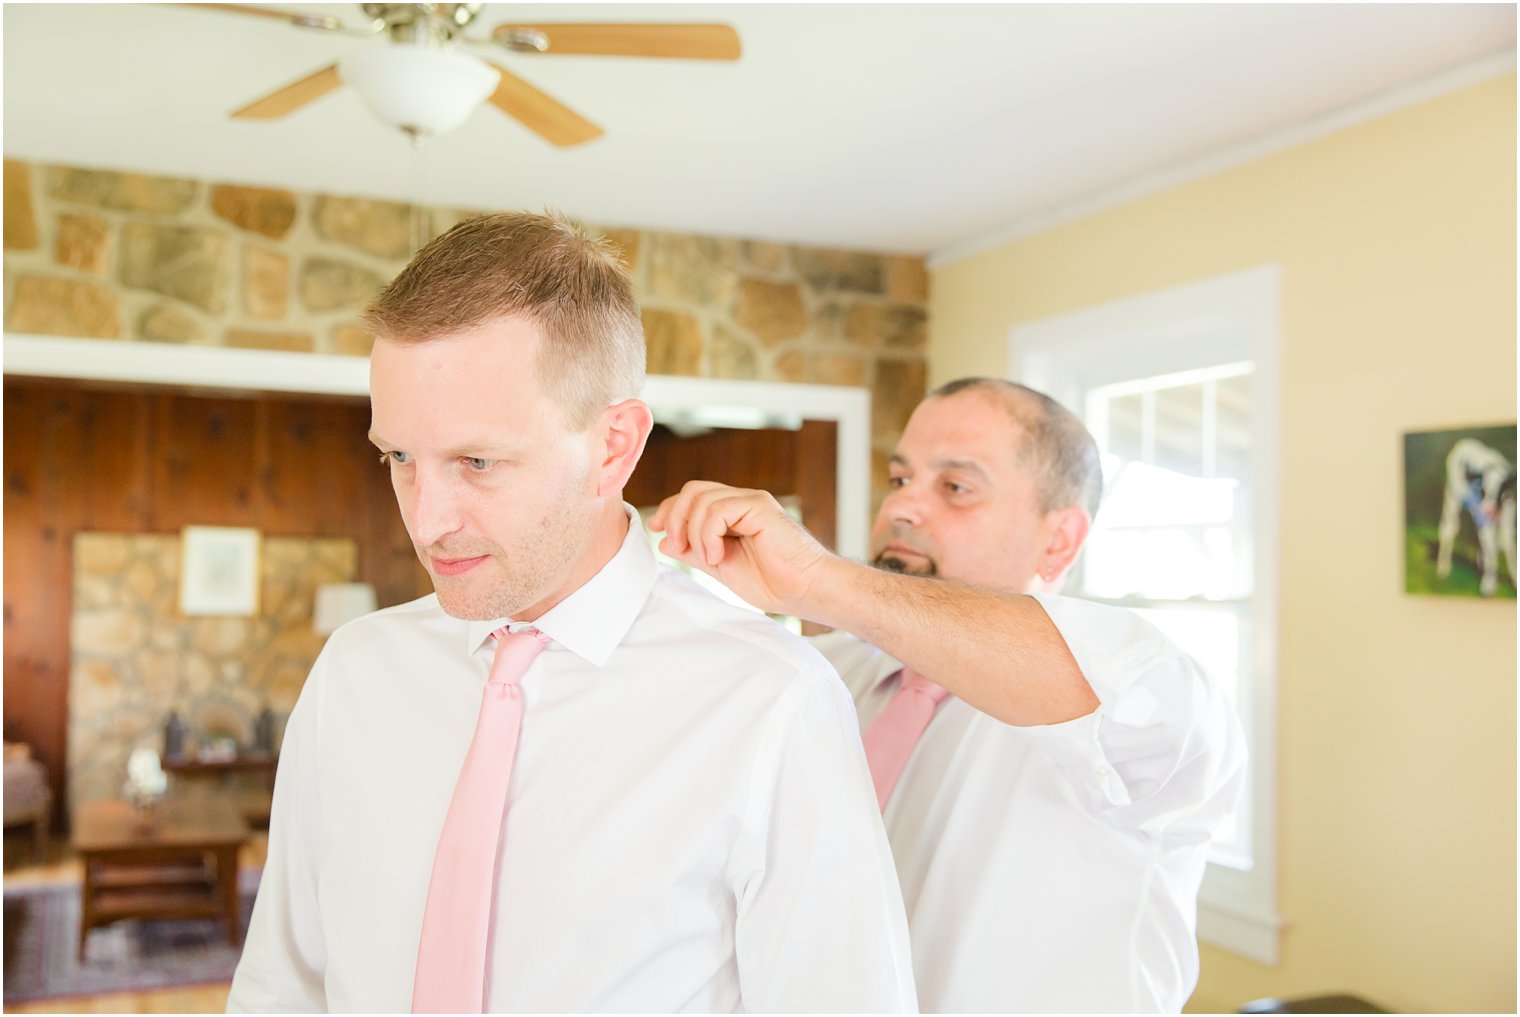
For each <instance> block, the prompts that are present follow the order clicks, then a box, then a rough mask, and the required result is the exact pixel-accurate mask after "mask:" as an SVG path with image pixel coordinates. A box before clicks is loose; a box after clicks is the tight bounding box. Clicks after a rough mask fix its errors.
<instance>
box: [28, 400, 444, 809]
mask: <svg viewBox="0 0 1520 1017" xmlns="http://www.w3.org/2000/svg"><path fill="white" fill-rule="evenodd" d="M368 428H369V407H368V405H367V403H366V402H363V401H355V400H346V401H338V400H326V401H314V400H295V399H286V398H279V397H273V396H260V397H256V398H254V397H250V398H226V397H220V398H200V397H196V396H191V395H183V394H170V393H165V392H162V391H133V390H127V389H111V390H102V389H88V388H82V387H77V386H72V385H67V384H63V383H56V382H41V381H30V380H18V379H7V380H6V382H5V466H4V469H5V499H4V501H5V569H4V571H5V616H4V617H5V737H6V738H8V739H18V740H21V741H26V742H29V743H30V744H31V745H32V748H33V752H34V753H35V755H36V756H37V758H38V759H39V760H40V761H41V762H42V763H43V764H44V765H46V766H47V768H48V773H49V776H50V778H51V779H52V781H53V783H54V796H55V797H54V800H55V801H57V802H62V801H63V800H64V796H63V794H62V790H63V788H62V782H63V779H64V776H65V765H66V759H67V754H66V752H65V742H64V739H65V736H66V735H65V732H66V729H67V724H68V675H69V619H70V614H71V605H70V594H71V588H72V585H73V540H74V534H75V533H77V532H78V531H80V530H95V531H112V532H124V533H175V532H178V531H179V529H180V528H181V527H182V526H186V525H206V526H253V527H257V528H258V529H260V530H262V531H263V532H264V533H265V534H267V535H270V536H316V537H349V538H352V539H353V540H354V541H355V542H356V543H357V544H358V548H359V568H358V572H359V578H360V579H361V580H362V581H364V582H369V583H373V584H374V586H375V589H376V593H377V594H378V596H379V599H380V603H381V604H395V603H400V602H402V601H405V600H409V599H411V598H413V597H416V596H418V595H419V593H421V592H425V591H426V590H427V589H428V588H429V587H428V586H427V585H426V576H425V574H424V573H423V572H422V570H421V567H420V566H419V565H418V564H417V559H416V555H415V554H414V553H413V550H412V545H411V541H410V540H408V539H407V536H406V530H405V528H404V527H403V526H402V525H401V518H400V515H399V513H398V512H397V511H396V504H395V497H394V495H393V494H392V493H391V488H390V482H389V480H388V478H387V475H386V472H385V470H384V469H383V468H382V467H381V466H380V464H379V461H378V458H377V457H376V455H375V454H374V451H373V449H372V448H371V446H370V444H369V442H368V441H367V439H366V437H365V435H366V432H367V431H368ZM59 818H60V819H62V818H63V817H61V816H60V817H59Z"/></svg>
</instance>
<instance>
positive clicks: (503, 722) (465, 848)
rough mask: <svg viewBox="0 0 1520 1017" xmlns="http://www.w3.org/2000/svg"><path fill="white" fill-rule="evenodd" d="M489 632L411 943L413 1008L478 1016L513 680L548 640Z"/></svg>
mask: <svg viewBox="0 0 1520 1017" xmlns="http://www.w3.org/2000/svg"><path fill="white" fill-rule="evenodd" d="M493 635H494V636H495V637H496V659H495V660H494V661H493V662H492V663H491V677H490V680H488V681H487V682H486V688H485V692H484V693H483V694H482V696H481V700H480V716H479V718H478V719H477V720H476V721H475V737H474V739H473V740H471V742H470V751H469V754H468V755H466V756H465V758H464V766H463V767H461V768H460V770H459V780H458V781H457V782H456V783H455V785H454V797H453V800H452V801H450V802H449V811H448V815H447V816H446V817H445V818H444V821H443V832H442V833H441V834H440V835H439V837H438V850H437V853H436V854H434V856H433V876H432V879H431V881H430V882H429V883H428V895H427V908H426V910H425V911H424V912H423V915H422V939H421V941H420V942H419V943H418V944H417V977H416V980H415V981H414V982H413V986H412V1012H413V1013H480V1012H481V1010H482V1009H483V1008H484V1006H485V977H486V944H487V942H488V940H489V938H490V932H491V905H492V902H493V901H494V900H495V899H496V893H495V885H496V880H495V874H496V855H497V849H498V847H499V846H500V842H501V828H502V824H503V821H504V820H505V818H506V810H507V784H508V782H509V781H510V780H511V778H512V758H513V757H514V756H515V755H517V733H518V730H519V729H520V728H521V727H522V713H523V706H522V691H521V690H520V689H519V688H518V686H517V683H518V680H519V679H520V678H522V676H523V672H525V671H527V670H528V665H529V664H531V663H533V658H534V657H537V656H538V654H539V651H540V650H542V649H543V648H544V647H545V646H546V645H547V644H548V642H549V638H548V637H547V636H545V635H542V634H541V633H538V632H534V631H531V630H529V631H524V632H515V633H509V632H508V631H507V630H506V629H498V630H497V631H496V632H495V633H493Z"/></svg>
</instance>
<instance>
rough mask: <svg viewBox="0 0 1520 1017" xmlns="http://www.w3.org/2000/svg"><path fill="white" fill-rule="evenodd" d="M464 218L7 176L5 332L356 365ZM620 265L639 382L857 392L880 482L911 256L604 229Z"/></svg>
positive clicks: (909, 320)
mask: <svg viewBox="0 0 1520 1017" xmlns="http://www.w3.org/2000/svg"><path fill="white" fill-rule="evenodd" d="M467 214H469V213H468V212H465V211H461V210H457V209H422V208H415V207H412V206H408V205H403V204H397V203H393V202H385V201H373V200H367V199H360V198H352V197H341V196H332V195H320V194H302V193H297V192H292V191H286V190H277V189H268V188H257V187H244V186H237V185H232V184H220V183H204V182H201V181H195V180H182V179H173V178H167V177H154V176H143V175H139V174H132V173H117V172H109V171H101V170H93V169H82V168H78V167H70V166H42V165H36V164H29V163H24V162H20V161H15V160H7V161H6V162H5V306H6V311H5V327H6V329H7V330H8V331H11V332H19V333H36V334H44V335H61V336H72V337H87V338H100V339H134V340H146V341H150V342H168V343H191V344H199V345H212V346H235V347H246V348H263V349H278V350H295V351H308V352H311V351H314V352H320V353H336V354H352V355H364V354H366V353H367V352H368V349H369V339H368V337H366V336H365V335H364V333H363V332H362V331H361V330H360V329H359V328H358V327H357V326H356V323H355V320H356V317H357V314H358V312H359V310H360V308H361V307H362V306H363V305H364V304H365V303H366V302H367V301H368V299H369V298H370V297H371V296H372V295H373V294H374V293H375V292H376V291H377V290H378V289H379V287H380V286H382V285H383V284H384V283H385V281H386V280H388V279H390V278H391V277H392V276H393V275H394V274H395V273H396V272H398V271H399V270H400V269H401V267H402V266H403V265H404V264H405V263H406V261H407V259H408V258H409V257H410V255H411V253H412V252H413V251H415V250H416V249H417V247H419V246H420V245H421V244H422V243H423V242H425V241H426V240H427V239H428V238H430V237H431V236H432V235H433V233H434V232H435V231H436V230H441V229H444V228H447V227H448V226H450V225H452V224H453V223H454V222H457V221H458V220H459V219H460V218H462V217H464V216H465V215H467ZM600 229H601V231H602V232H603V233H604V234H605V235H606V236H607V237H608V238H609V239H611V240H612V241H613V242H614V243H616V244H617V245H618V246H619V247H620V248H621V249H622V251H623V252H624V253H625V255H626V257H627V261H628V263H629V265H630V267H631V269H632V271H633V275H634V282H635V287H636V290H637V294H638V297H639V300H640V302H641V304H642V305H643V307H644V326H645V332H646V335H647V337H648V344H649V370H650V372H651V373H654V374H669V375H688V376H695V377H712V378H739V379H762V380H771V381H788V382H804V383H821V384H832V385H857V386H864V387H866V388H869V389H871V391H872V403H873V414H874V419H873V425H872V426H873V444H874V446H875V449H876V452H877V462H876V464H875V467H876V469H875V471H874V472H875V474H876V478H877V479H876V483H877V485H878V492H877V493H880V489H879V488H880V485H881V484H883V483H884V476H885V466H884V462H885V454H886V453H888V452H890V450H891V447H892V444H893V442H894V441H895V439H896V437H897V435H898V433H899V432H900V430H901V427H902V424H903V423H904V422H905V420H906V418H907V414H908V413H909V412H910V411H911V409H912V407H913V405H914V404H915V403H916V402H917V401H918V399H919V398H920V397H921V396H922V395H923V392H924V386H925V366H924V363H925V361H924V354H925V343H926V311H925V308H926V306H927V301H928V292H927V288H928V277H927V273H926V271H925V267H924V262H923V259H922V258H920V257H917V256H908V255H882V254H874V253H866V252H858V251H845V250H832V249H823V248H816V247H805V246H795V245H787V244H776V243H766V242H759V241H752V240H742V239H734V238H721V237H707V236H695V235H687V234H677V233H665V232H659V231H655V230H641V229H626V228H611V227H600Z"/></svg>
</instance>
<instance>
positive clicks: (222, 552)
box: [179, 526, 259, 616]
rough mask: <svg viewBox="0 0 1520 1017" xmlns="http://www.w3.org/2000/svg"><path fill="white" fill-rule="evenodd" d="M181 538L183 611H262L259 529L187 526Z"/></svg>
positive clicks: (231, 613) (192, 612)
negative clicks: (260, 598) (260, 609)
mask: <svg viewBox="0 0 1520 1017" xmlns="http://www.w3.org/2000/svg"><path fill="white" fill-rule="evenodd" d="M181 539H182V548H181V559H180V587H179V609H180V611H181V613H183V614H187V615H196V614H212V615H234V616H237V615H251V614H258V613H259V531H258V530H254V529H247V528H244V527H239V526H186V527H185V528H184V530H183V531H182V532H181Z"/></svg>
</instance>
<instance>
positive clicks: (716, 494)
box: [650, 480, 781, 566]
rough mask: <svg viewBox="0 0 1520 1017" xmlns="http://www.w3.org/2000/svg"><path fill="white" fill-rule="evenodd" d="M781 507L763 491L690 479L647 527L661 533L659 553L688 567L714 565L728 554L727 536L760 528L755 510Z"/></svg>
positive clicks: (749, 533)
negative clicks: (662, 536)
mask: <svg viewBox="0 0 1520 1017" xmlns="http://www.w3.org/2000/svg"><path fill="white" fill-rule="evenodd" d="M767 505H771V506H775V508H776V511H777V512H780V511H781V508H780V506H779V505H776V502H775V499H773V498H772V497H771V496H770V495H769V494H767V493H766V492H764V491H753V490H747V489H744V488H736V487H729V486H728V485H726V484H718V483H714V482H713V481H709V480H693V481H690V482H688V483H687V484H686V485H685V486H684V487H682V488H681V492H680V493H679V494H676V495H673V496H672V497H669V498H666V499H665V500H664V501H663V502H661V503H660V507H659V509H658V510H657V511H656V512H655V515H654V518H652V519H651V520H650V528H651V529H654V530H657V531H658V530H663V531H664V532H665V538H664V540H662V541H661V542H660V550H661V551H663V552H664V553H666V554H668V555H670V556H671V557H673V558H677V559H678V560H681V561H685V562H688V563H690V564H698V565H705V566H717V565H718V564H720V563H721V562H722V561H723V558H724V556H725V554H726V553H727V551H728V548H727V545H726V543H725V538H727V537H743V536H750V535H752V534H753V533H755V532H757V530H758V529H760V528H761V527H760V525H759V524H757V523H755V521H754V520H755V519H756V514H757V510H760V509H762V508H764V507H765V506H767Z"/></svg>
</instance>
